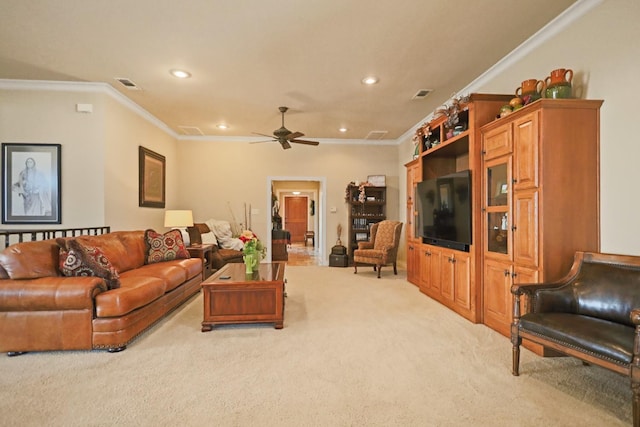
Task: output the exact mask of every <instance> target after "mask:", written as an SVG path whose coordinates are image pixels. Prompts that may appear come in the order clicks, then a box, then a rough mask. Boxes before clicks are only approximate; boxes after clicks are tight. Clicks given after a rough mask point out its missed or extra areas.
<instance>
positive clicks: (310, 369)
mask: <svg viewBox="0 0 640 427" xmlns="http://www.w3.org/2000/svg"><path fill="white" fill-rule="evenodd" d="M401 273H403V272H401ZM286 276H287V278H288V285H287V292H288V298H287V299H286V309H285V313H286V314H285V322H284V329H282V330H275V329H273V328H272V327H271V326H269V325H241V326H235V325H234V326H223V327H218V328H216V329H214V330H213V331H211V332H208V333H202V332H200V322H201V320H202V295H201V294H198V296H197V297H195V298H194V299H192V300H191V301H189V302H188V303H187V304H186V305H183V306H182V307H181V308H180V309H178V311H176V312H174V313H173V314H172V315H171V316H169V317H168V318H166V319H164V320H163V321H162V322H160V323H159V324H158V325H156V326H155V327H154V328H152V329H151V330H150V331H148V332H147V333H146V334H144V335H143V336H141V337H140V338H138V339H137V340H136V341H135V342H134V343H133V344H131V345H130V346H129V348H128V349H127V350H126V351H124V352H122V353H118V354H109V353H106V352H101V351H95V352H50V353H29V354H25V355H23V356H19V357H14V358H8V357H6V356H4V355H2V356H0V425H2V426H115V425H118V426H177V425H186V426H204V425H211V426H573V425H580V426H623V425H628V424H630V421H631V391H630V390H629V381H628V380H627V379H626V378H624V377H623V376H621V375H617V374H614V373H610V372H608V371H606V370H603V369H600V368H597V367H586V366H583V365H582V364H581V363H580V362H579V361H576V360H574V359H569V358H554V359H542V358H539V357H538V356H536V355H534V354H532V353H530V352H528V351H526V350H523V355H522V363H521V376H520V377H513V376H512V375H511V372H510V367H511V345H510V342H509V340H508V339H507V338H505V337H503V336H500V335H498V334H497V333H495V332H494V331H492V330H490V329H489V328H487V327H485V326H482V325H473V324H471V323H469V322H468V321H466V320H464V319H462V318H461V317H459V316H457V315H456V314H454V313H453V312H451V311H449V310H448V309H446V308H444V307H443V306H441V305H440V304H438V303H437V302H435V301H433V300H431V299H429V298H428V297H426V296H424V295H423V294H421V293H420V292H419V291H418V290H417V288H415V287H414V286H413V285H411V284H409V283H408V282H407V281H406V280H405V277H404V275H402V274H400V275H398V276H393V274H392V273H391V272H390V271H389V269H386V271H385V270H383V278H382V279H376V278H375V276H374V273H373V272H372V271H371V270H368V269H362V270H361V272H359V273H358V275H354V274H353V270H352V269H350V268H332V267H289V268H288V269H287V274H286ZM0 339H1V337H0Z"/></svg>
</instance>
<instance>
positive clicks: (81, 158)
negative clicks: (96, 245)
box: [0, 83, 180, 231]
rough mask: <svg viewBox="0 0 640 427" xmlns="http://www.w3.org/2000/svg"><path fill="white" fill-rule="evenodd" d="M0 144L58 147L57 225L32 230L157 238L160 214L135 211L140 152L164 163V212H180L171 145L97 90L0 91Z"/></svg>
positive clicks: (161, 222) (163, 135)
mask: <svg viewBox="0 0 640 427" xmlns="http://www.w3.org/2000/svg"><path fill="white" fill-rule="evenodd" d="M18 86H19V85H18ZM78 103H82V104H91V105H92V106H93V112H92V113H78V112H76V104H78ZM0 141H2V142H21V143H27V142H29V143H53V144H61V145H62V150H61V151H62V159H61V160H62V191H61V195H62V224H61V225H60V226H41V225H38V226H37V227H36V228H61V227H62V228H74V227H92V226H101V225H110V226H111V227H112V230H114V231H115V230H131V229H145V228H155V229H157V230H163V229H164V227H163V226H164V209H153V208H141V207H139V206H138V146H139V145H143V146H145V147H147V148H149V149H151V150H153V151H156V152H158V153H160V154H162V155H164V156H166V158H167V175H166V179H167V187H166V193H167V194H166V200H167V209H178V208H179V205H178V204H177V202H176V200H177V198H178V189H179V188H180V187H179V181H178V165H177V160H176V159H177V155H176V151H177V150H178V146H177V145H176V140H175V138H173V137H172V136H170V135H169V134H168V133H167V132H165V131H164V130H162V129H161V128H159V127H158V126H156V125H154V124H152V123H150V122H149V121H148V120H147V119H145V118H144V117H143V116H141V115H140V114H137V113H135V112H134V110H132V109H131V108H129V107H127V105H126V103H122V102H120V101H118V100H117V99H116V98H114V97H113V96H112V95H109V94H107V91H105V90H104V89H103V88H101V87H100V85H87V86H84V85H73V84H68V83H65V84H51V85H43V89H42V90H25V89H16V90H7V89H0ZM3 228H6V229H18V228H34V226H33V225H24V226H22V225H3Z"/></svg>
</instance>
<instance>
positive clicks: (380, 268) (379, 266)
mask: <svg viewBox="0 0 640 427" xmlns="http://www.w3.org/2000/svg"><path fill="white" fill-rule="evenodd" d="M380 270H382V266H381V265H378V279H379V278H380Z"/></svg>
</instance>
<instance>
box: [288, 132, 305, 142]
mask: <svg viewBox="0 0 640 427" xmlns="http://www.w3.org/2000/svg"><path fill="white" fill-rule="evenodd" d="M301 136H304V133H302V132H291V133H290V134H289V135H287V137H286V138H287V139H288V140H289V141H291V140H292V139H296V138H300V137H301Z"/></svg>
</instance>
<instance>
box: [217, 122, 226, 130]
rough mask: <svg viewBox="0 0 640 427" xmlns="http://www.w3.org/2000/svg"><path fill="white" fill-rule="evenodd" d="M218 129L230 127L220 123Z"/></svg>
mask: <svg viewBox="0 0 640 427" xmlns="http://www.w3.org/2000/svg"><path fill="white" fill-rule="evenodd" d="M216 127H217V128H218V129H229V126H227V125H225V124H224V123H220V124H219V125H216Z"/></svg>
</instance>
